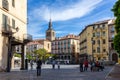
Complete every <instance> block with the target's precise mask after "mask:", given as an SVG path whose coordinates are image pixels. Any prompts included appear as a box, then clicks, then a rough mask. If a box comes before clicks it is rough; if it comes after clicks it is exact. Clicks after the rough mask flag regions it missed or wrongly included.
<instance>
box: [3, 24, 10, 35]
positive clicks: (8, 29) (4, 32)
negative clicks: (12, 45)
mask: <svg viewBox="0 0 120 80" xmlns="http://www.w3.org/2000/svg"><path fill="white" fill-rule="evenodd" d="M2 33H3V34H10V33H12V30H11V28H10V25H8V24H6V25H3V24H2Z"/></svg>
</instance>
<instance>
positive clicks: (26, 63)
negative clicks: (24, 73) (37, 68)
mask: <svg viewBox="0 0 120 80" xmlns="http://www.w3.org/2000/svg"><path fill="white" fill-rule="evenodd" d="M25 69H26V70H28V59H25Z"/></svg>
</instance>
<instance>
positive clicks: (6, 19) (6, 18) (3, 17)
mask: <svg viewBox="0 0 120 80" xmlns="http://www.w3.org/2000/svg"><path fill="white" fill-rule="evenodd" d="M7 21H8V17H7V16H6V15H4V14H3V15H2V25H3V27H4V28H7V23H8V22H7Z"/></svg>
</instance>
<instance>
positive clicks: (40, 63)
mask: <svg viewBox="0 0 120 80" xmlns="http://www.w3.org/2000/svg"><path fill="white" fill-rule="evenodd" d="M41 65H42V61H41V60H40V59H38V61H37V76H40V75H41Z"/></svg>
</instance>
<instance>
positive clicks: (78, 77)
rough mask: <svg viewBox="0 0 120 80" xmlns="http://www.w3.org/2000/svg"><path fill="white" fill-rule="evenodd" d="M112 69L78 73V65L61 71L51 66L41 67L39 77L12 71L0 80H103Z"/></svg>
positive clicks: (25, 72)
mask: <svg viewBox="0 0 120 80" xmlns="http://www.w3.org/2000/svg"><path fill="white" fill-rule="evenodd" d="M111 69H112V67H108V66H107V67H105V70H104V71H100V72H91V71H90V70H88V71H87V72H79V65H61V69H57V66H56V69H52V67H51V65H43V66H42V74H41V76H39V77H37V76H36V70H35V67H34V69H33V70H30V69H29V70H24V71H20V70H18V69H16V70H12V71H11V72H10V73H6V72H2V73H0V80H105V77H106V75H107V74H108V73H109V71H110V70H111Z"/></svg>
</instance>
